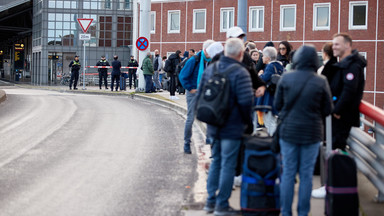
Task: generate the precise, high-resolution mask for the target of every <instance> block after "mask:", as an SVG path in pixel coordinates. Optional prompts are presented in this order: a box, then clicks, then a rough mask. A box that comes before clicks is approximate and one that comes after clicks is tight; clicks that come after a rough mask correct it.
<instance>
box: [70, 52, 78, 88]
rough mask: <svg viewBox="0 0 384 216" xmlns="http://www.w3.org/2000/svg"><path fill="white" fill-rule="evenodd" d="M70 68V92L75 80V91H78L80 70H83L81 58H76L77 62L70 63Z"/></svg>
mask: <svg viewBox="0 0 384 216" xmlns="http://www.w3.org/2000/svg"><path fill="white" fill-rule="evenodd" d="M69 67H70V68H71V79H70V80H69V90H72V82H73V80H75V82H74V83H73V89H74V90H77V88H76V86H77V81H78V80H79V70H80V68H81V64H80V60H79V56H75V60H73V61H71V63H69Z"/></svg>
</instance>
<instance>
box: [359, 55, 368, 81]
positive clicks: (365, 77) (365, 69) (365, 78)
mask: <svg viewBox="0 0 384 216" xmlns="http://www.w3.org/2000/svg"><path fill="white" fill-rule="evenodd" d="M359 54H360V55H362V56H363V57H364V58H365V60H367V52H359ZM364 80H367V66H365V67H364Z"/></svg>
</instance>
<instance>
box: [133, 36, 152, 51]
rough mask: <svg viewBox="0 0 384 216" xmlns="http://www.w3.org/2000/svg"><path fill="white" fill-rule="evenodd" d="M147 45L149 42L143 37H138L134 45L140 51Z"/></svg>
mask: <svg viewBox="0 0 384 216" xmlns="http://www.w3.org/2000/svg"><path fill="white" fill-rule="evenodd" d="M148 46H149V42H148V39H147V38H145V37H139V38H138V39H137V41H136V47H137V49H139V50H140V51H144V50H146V49H147V48H148Z"/></svg>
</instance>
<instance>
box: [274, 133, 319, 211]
mask: <svg viewBox="0 0 384 216" xmlns="http://www.w3.org/2000/svg"><path fill="white" fill-rule="evenodd" d="M319 145H320V142H317V143H313V144H301V145H300V144H294V143H289V142H285V141H284V140H282V139H280V146H281V154H282V158H283V174H282V176H281V184H280V201H281V212H282V214H283V216H291V215H292V200H293V195H294V187H295V177H296V173H297V172H299V176H300V188H299V199H298V205H297V212H298V215H299V216H307V215H308V212H309V210H310V207H311V203H310V200H311V192H312V177H313V169H314V167H315V163H316V158H317V154H318V152H319Z"/></svg>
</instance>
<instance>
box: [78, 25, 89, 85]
mask: <svg viewBox="0 0 384 216" xmlns="http://www.w3.org/2000/svg"><path fill="white" fill-rule="evenodd" d="M92 21H93V19H84V18H79V19H77V22H78V23H79V25H80V27H81V29H83V32H84V34H85V33H87V31H88V28H89V26H91V23H92ZM79 38H80V40H83V46H84V49H83V65H84V67H83V90H86V88H85V70H86V65H85V41H86V40H90V39H91V37H90V35H89V36H88V35H83V34H80V36H79Z"/></svg>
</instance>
